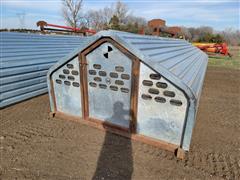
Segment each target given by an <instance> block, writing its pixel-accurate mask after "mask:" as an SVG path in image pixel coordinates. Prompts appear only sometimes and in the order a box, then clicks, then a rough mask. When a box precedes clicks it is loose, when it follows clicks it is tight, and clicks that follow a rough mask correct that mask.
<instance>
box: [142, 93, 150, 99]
mask: <svg viewBox="0 0 240 180" xmlns="http://www.w3.org/2000/svg"><path fill="white" fill-rule="evenodd" d="M142 98H143V99H144V100H151V99H152V96H150V95H148V94H142Z"/></svg>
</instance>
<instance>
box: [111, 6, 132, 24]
mask: <svg viewBox="0 0 240 180" xmlns="http://www.w3.org/2000/svg"><path fill="white" fill-rule="evenodd" d="M128 13H129V9H128V6H127V4H125V3H123V2H121V1H117V2H116V4H115V9H114V15H115V16H117V18H118V19H119V22H120V23H125V20H126V17H127V16H128Z"/></svg>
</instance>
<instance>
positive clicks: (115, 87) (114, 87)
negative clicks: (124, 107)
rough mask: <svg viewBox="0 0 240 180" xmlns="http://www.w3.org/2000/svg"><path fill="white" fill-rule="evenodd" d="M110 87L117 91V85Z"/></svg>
mask: <svg viewBox="0 0 240 180" xmlns="http://www.w3.org/2000/svg"><path fill="white" fill-rule="evenodd" d="M110 89H111V90H113V91H117V90H118V87H117V86H110Z"/></svg>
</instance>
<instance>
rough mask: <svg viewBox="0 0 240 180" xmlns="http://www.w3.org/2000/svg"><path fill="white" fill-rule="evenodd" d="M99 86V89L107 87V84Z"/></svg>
mask: <svg viewBox="0 0 240 180" xmlns="http://www.w3.org/2000/svg"><path fill="white" fill-rule="evenodd" d="M99 87H100V88H101V89H107V85H106V84H99Z"/></svg>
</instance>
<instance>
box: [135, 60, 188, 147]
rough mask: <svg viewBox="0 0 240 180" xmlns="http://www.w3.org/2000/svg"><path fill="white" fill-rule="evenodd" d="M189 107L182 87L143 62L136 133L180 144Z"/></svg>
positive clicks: (141, 65)
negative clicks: (174, 84) (177, 86)
mask: <svg viewBox="0 0 240 180" xmlns="http://www.w3.org/2000/svg"><path fill="white" fill-rule="evenodd" d="M186 108H187V99H186V97H185V96H184V94H183V93H182V92H181V91H180V90H179V89H177V88H176V87H175V86H173V85H172V84H171V83H170V82H168V81H167V80H166V79H165V78H164V77H162V76H161V75H160V74H156V72H154V71H153V70H151V69H150V68H149V67H147V66H146V65H144V64H143V63H141V64H140V79H139V96H138V115H137V117H138V120H137V133H139V134H143V135H146V136H150V137H153V138H156V139H160V140H164V141H167V142H171V143H173V144H177V145H180V141H181V136H182V131H183V126H184V120H185V115H186Z"/></svg>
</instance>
